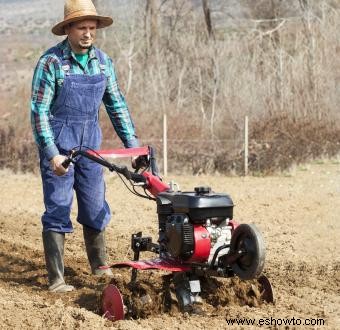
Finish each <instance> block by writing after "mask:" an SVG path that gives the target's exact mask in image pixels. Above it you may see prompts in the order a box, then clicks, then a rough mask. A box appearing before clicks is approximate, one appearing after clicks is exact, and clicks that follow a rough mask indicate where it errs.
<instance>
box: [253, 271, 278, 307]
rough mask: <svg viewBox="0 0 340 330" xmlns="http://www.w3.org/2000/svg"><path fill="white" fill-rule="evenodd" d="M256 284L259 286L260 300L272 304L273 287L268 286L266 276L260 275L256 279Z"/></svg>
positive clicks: (268, 282)
mask: <svg viewBox="0 0 340 330" xmlns="http://www.w3.org/2000/svg"><path fill="white" fill-rule="evenodd" d="M257 281H258V283H259V284H260V286H261V290H260V291H261V298H262V299H263V301H265V302H267V303H274V292H273V287H272V285H271V284H270V281H269V279H268V277H267V276H265V275H261V276H260V277H259V278H258V279H257Z"/></svg>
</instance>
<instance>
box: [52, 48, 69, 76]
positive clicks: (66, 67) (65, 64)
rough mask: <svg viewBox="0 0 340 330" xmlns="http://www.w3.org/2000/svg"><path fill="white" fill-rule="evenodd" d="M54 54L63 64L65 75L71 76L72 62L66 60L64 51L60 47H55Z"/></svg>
mask: <svg viewBox="0 0 340 330" xmlns="http://www.w3.org/2000/svg"><path fill="white" fill-rule="evenodd" d="M52 52H53V53H54V54H55V55H57V57H58V59H59V61H60V63H61V68H62V70H63V71H64V73H65V75H67V76H68V75H69V74H70V68H71V66H70V61H69V60H64V59H63V57H64V54H63V51H62V50H61V49H60V47H57V46H55V47H53V48H52Z"/></svg>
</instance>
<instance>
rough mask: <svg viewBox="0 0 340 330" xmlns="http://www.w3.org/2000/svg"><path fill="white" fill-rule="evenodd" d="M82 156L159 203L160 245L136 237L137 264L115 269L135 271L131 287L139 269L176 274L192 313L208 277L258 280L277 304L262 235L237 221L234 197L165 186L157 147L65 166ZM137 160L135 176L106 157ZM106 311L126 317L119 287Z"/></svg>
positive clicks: (89, 153) (180, 295)
mask: <svg viewBox="0 0 340 330" xmlns="http://www.w3.org/2000/svg"><path fill="white" fill-rule="evenodd" d="M79 156H83V157H87V158H89V159H91V160H93V161H95V162H97V163H99V164H101V165H103V166H105V167H107V168H108V169H109V170H110V171H112V172H117V173H118V174H119V175H120V176H121V175H122V176H124V177H125V178H126V179H127V180H128V181H129V182H130V183H131V186H132V189H131V191H132V192H133V193H135V194H136V195H138V196H140V197H144V198H148V199H151V200H154V201H155V202H156V205H157V214H158V224H159V238H158V242H157V243H154V242H152V238H151V237H144V236H142V233H141V232H139V233H136V234H133V235H132V239H131V248H132V250H133V252H134V258H133V260H130V261H124V262H116V263H114V264H113V265H111V266H110V267H131V268H132V275H131V283H134V282H136V279H137V272H138V270H147V269H160V270H165V271H169V272H172V274H173V282H174V285H175V291H176V297H177V300H178V303H179V306H180V307H181V309H182V310H183V311H189V310H190V308H191V307H192V306H193V305H195V304H197V303H200V301H201V297H200V291H201V286H200V280H199V279H200V278H201V277H202V276H212V277H224V278H226V277H232V276H237V277H239V278H240V279H242V280H251V279H255V278H258V281H259V282H260V284H261V287H262V292H261V294H262V295H263V296H264V300H266V301H273V293H272V288H271V285H270V283H269V280H268V279H267V278H266V277H265V276H264V275H261V272H262V270H263V267H264V261H265V247H264V242H263V238H262V235H261V233H260V232H259V230H258V229H257V228H256V226H255V225H254V224H238V223H237V222H236V221H235V220H233V208H234V204H233V201H232V199H231V197H230V196H229V195H227V194H224V193H215V192H213V191H212V190H211V189H210V187H206V186H200V187H196V188H194V190H193V191H188V192H183V191H180V190H178V186H177V185H176V184H172V183H171V184H166V183H164V182H163V181H162V179H161V178H160V176H159V174H158V169H157V165H156V160H155V157H154V152H153V149H152V148H151V147H141V148H130V149H118V150H100V151H95V150H84V149H80V150H73V151H72V152H71V154H70V156H69V157H68V159H67V160H66V161H65V162H64V166H65V167H66V166H68V165H69V164H70V163H71V162H75V161H76V159H77V157H79ZM135 156H139V157H138V158H137V166H136V167H137V168H136V170H135V171H134V172H132V171H130V170H128V168H127V167H126V166H117V165H115V164H112V163H110V162H109V161H108V160H107V159H106V158H122V157H135ZM138 188H139V190H140V191H142V193H141V192H140V191H138V190H137V189H138ZM143 251H150V252H154V253H155V254H156V255H157V256H156V257H155V258H154V259H150V260H140V253H141V252H143ZM260 275H261V276H260ZM102 311H103V314H104V315H105V317H106V318H108V319H110V320H113V321H115V320H122V319H124V314H125V311H124V301H123V297H122V295H121V293H120V291H119V290H118V288H117V287H116V286H115V285H113V284H110V285H108V286H107V287H106V288H105V289H104V292H103V295H102Z"/></svg>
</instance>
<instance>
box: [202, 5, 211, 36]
mask: <svg viewBox="0 0 340 330" xmlns="http://www.w3.org/2000/svg"><path fill="white" fill-rule="evenodd" d="M202 7H203V13H204V20H205V25H206V27H207V31H208V35H209V37H214V31H213V27H212V22H211V10H210V5H209V0H202Z"/></svg>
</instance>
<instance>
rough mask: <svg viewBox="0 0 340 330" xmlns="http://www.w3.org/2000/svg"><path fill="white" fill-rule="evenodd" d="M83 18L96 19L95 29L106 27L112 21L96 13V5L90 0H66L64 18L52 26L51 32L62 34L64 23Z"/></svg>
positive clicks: (63, 32)
mask: <svg viewBox="0 0 340 330" xmlns="http://www.w3.org/2000/svg"><path fill="white" fill-rule="evenodd" d="M84 19H93V20H97V21H98V26H97V29H101V28H104V27H107V26H109V25H111V24H112V23H113V20H112V18H111V17H106V16H100V15H98V13H97V10H96V7H95V6H94V4H93V2H92V1H91V0H66V2H65V6H64V20H63V21H62V22H60V23H58V24H57V25H55V26H54V27H53V28H52V33H54V34H56V35H57V36H62V35H64V34H65V31H64V28H65V26H66V25H68V24H70V23H72V22H77V21H82V20H84Z"/></svg>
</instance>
